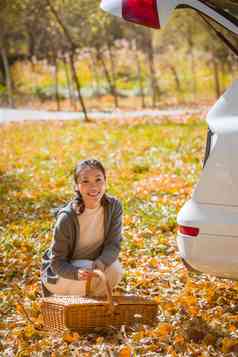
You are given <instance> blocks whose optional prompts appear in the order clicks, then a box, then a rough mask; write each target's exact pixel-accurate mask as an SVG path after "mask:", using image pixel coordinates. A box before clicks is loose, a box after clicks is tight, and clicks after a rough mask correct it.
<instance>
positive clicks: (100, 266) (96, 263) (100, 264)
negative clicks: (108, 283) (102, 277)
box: [93, 259, 106, 272]
mask: <svg viewBox="0 0 238 357" xmlns="http://www.w3.org/2000/svg"><path fill="white" fill-rule="evenodd" d="M93 269H98V270H101V271H102V272H104V271H105V269H106V265H105V264H104V263H103V262H102V261H101V260H100V259H96V260H94V262H93Z"/></svg>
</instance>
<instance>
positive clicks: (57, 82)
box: [53, 55, 60, 112]
mask: <svg viewBox="0 0 238 357" xmlns="http://www.w3.org/2000/svg"><path fill="white" fill-rule="evenodd" d="M53 61H54V67H55V72H54V75H55V99H56V103H57V111H58V112H59V111H60V96H59V78H58V61H57V56H56V55H54V58H53Z"/></svg>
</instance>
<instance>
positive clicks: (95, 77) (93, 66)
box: [89, 51, 100, 93]
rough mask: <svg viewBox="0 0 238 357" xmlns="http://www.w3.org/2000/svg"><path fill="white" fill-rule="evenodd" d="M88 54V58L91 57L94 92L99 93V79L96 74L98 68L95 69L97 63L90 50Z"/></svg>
mask: <svg viewBox="0 0 238 357" xmlns="http://www.w3.org/2000/svg"><path fill="white" fill-rule="evenodd" d="M89 54H90V59H91V70H92V74H93V79H94V81H95V82H94V83H95V88H96V92H97V93H100V81H99V74H98V70H97V63H96V60H95V58H94V54H93V52H92V51H90V52H89Z"/></svg>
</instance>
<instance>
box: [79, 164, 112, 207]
mask: <svg viewBox="0 0 238 357" xmlns="http://www.w3.org/2000/svg"><path fill="white" fill-rule="evenodd" d="M76 189H77V190H79V192H80V193H81V196H82V198H83V201H84V204H85V207H86V208H95V207H97V206H98V205H99V204H100V200H101V198H102V196H103V195H104V193H105V190H106V180H105V177H104V175H103V173H102V171H100V170H98V169H95V168H91V167H86V168H84V169H83V170H81V172H80V173H79V175H78V179H77V184H76Z"/></svg>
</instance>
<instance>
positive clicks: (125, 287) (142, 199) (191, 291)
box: [0, 118, 238, 357]
mask: <svg viewBox="0 0 238 357" xmlns="http://www.w3.org/2000/svg"><path fill="white" fill-rule="evenodd" d="M205 137H206V125H205V123H204V122H202V121H200V120H199V118H178V120H177V121H174V122H171V121H170V120H168V119H165V120H163V121H156V120H153V121H152V120H150V121H149V120H146V119H144V120H136V121H135V120H128V121H111V122H106V121H105V122H100V123H89V124H82V123H79V122H53V123H52V122H51V123H45V122H44V123H40V122H38V123H34V124H32V123H22V124H17V125H16V124H8V125H5V126H1V132H0V142H1V156H0V197H1V200H0V235H1V241H0V255H1V256H0V258H1V265H0V273H1V281H0V288H1V292H0V310H1V320H0V329H1V333H0V338H1V340H0V355H1V356H18V357H20V356H21V357H24V356H51V357H58V356H82V357H83V356H85V357H86V356H87V357H89V356H119V357H127V356H167V357H170V356H171V357H174V356H197V357H207V356H237V355H238V330H237V329H238V314H237V312H238V307H237V303H238V295H237V293H238V285H237V283H235V282H231V281H226V280H219V279H215V278H212V277H207V276H204V275H200V276H196V275H191V273H190V274H188V273H187V272H186V270H185V269H184V267H183V265H182V264H181V261H180V259H179V257H178V254H177V248H176V214H177V212H178V210H179V209H180V207H181V206H182V205H183V203H184V202H185V201H186V200H187V199H188V197H189V196H190V195H191V192H192V187H193V185H194V184H195V183H196V181H197V178H198V175H199V172H200V170H201V165H202V158H203V153H204V145H205ZM87 157H96V158H99V159H100V160H102V161H103V163H104V164H105V166H106V168H107V170H108V186H109V187H108V191H109V192H110V193H111V194H113V195H116V196H117V197H119V198H120V199H121V201H122V202H123V206H124V242H123V248H122V252H121V260H122V262H123V265H124V269H125V274H124V279H123V281H122V283H121V284H120V287H119V290H120V292H121V293H123V292H130V293H139V294H141V295H145V296H150V297H153V298H155V299H156V300H157V302H158V303H159V313H158V322H157V323H156V325H155V326H152V327H149V326H142V325H139V324H138V325H137V326H134V327H131V328H128V327H126V326H123V327H122V328H121V329H113V328H110V327H109V328H108V329H105V330H103V331H100V332H97V333H90V334H88V335H79V334H77V333H70V332H65V333H62V334H61V335H56V334H50V333H49V332H47V331H44V329H43V327H42V318H41V315H40V309H39V298H40V297H41V290H40V283H39V269H40V262H41V256H42V253H43V252H44V250H45V249H46V248H47V247H48V245H49V244H50V241H51V232H52V225H53V223H54V218H53V217H52V214H51V212H50V210H51V209H52V208H53V207H57V206H58V205H60V204H62V203H64V202H66V201H67V200H69V199H70V198H71V197H72V194H73V181H72V170H73V167H74V165H75V163H76V161H77V160H79V159H83V158H87Z"/></svg>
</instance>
